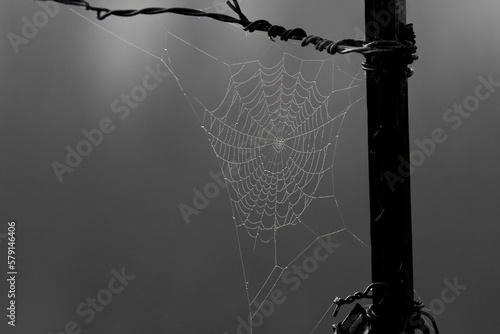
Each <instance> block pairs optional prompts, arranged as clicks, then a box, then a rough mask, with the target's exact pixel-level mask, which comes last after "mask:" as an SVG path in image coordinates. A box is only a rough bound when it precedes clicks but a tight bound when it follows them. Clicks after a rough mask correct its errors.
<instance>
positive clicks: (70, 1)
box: [35, 0, 418, 69]
mask: <svg viewBox="0 0 500 334" xmlns="http://www.w3.org/2000/svg"><path fill="white" fill-rule="evenodd" d="M35 1H53V2H57V3H61V4H64V5H72V6H80V7H84V8H85V9H86V10H88V11H93V12H96V13H97V19H99V20H104V19H106V18H108V17H110V16H119V17H132V16H136V15H157V14H165V13H172V14H178V15H186V16H196V17H207V18H210V19H214V20H217V21H222V22H227V23H236V24H239V25H241V26H242V27H243V30H244V31H248V32H254V31H263V32H267V33H268V36H269V38H271V40H272V41H275V38H277V37H280V39H281V40H282V41H285V42H286V41H288V40H298V41H301V46H302V47H305V46H307V45H309V44H313V45H315V48H316V50H318V51H320V52H322V51H326V52H328V53H329V54H330V55H334V54H336V53H339V54H348V53H359V54H362V55H365V56H369V55H374V54H381V53H401V54H403V59H404V60H405V62H406V63H407V64H411V63H412V62H413V61H414V60H416V59H418V57H417V56H416V55H415V52H416V49H417V48H416V46H415V40H414V38H415V34H414V33H413V28H412V25H411V24H408V25H407V26H406V29H407V30H408V32H407V33H406V35H407V37H408V38H409V41H405V42H404V43H402V42H399V41H384V40H380V41H374V42H371V43H367V44H365V42H364V41H361V40H354V39H343V40H340V41H337V42H334V41H332V40H329V39H324V38H322V37H319V36H316V35H308V34H307V33H306V32H305V31H304V29H301V28H295V29H286V28H285V27H282V26H280V25H272V24H271V23H269V22H268V21H266V20H256V21H250V20H248V18H247V17H246V16H245V14H243V12H242V10H241V7H240V5H239V3H238V0H232V2H231V1H230V0H228V1H227V2H226V3H227V5H228V6H229V8H231V9H232V10H233V11H234V12H235V13H236V14H237V15H238V17H239V18H235V17H232V16H229V15H225V14H218V13H207V12H204V11H202V10H197V9H191V8H181V7H173V8H161V7H150V8H143V9H118V10H111V9H108V8H103V7H94V6H92V5H91V4H90V3H88V2H87V1H84V0H35ZM365 69H366V68H365Z"/></svg>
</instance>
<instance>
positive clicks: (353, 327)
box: [332, 304, 439, 334]
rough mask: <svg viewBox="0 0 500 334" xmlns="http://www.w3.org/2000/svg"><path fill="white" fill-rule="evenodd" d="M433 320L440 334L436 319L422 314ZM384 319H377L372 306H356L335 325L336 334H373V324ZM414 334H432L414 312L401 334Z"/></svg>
mask: <svg viewBox="0 0 500 334" xmlns="http://www.w3.org/2000/svg"><path fill="white" fill-rule="evenodd" d="M422 313H424V314H425V315H426V316H428V317H429V319H431V321H432V324H433V327H434V331H435V332H436V334H439V331H438V329H437V325H436V323H435V321H434V319H433V318H432V317H431V316H430V315H428V314H427V313H426V312H422ZM382 320H383V319H379V318H377V316H376V315H375V314H374V312H373V309H372V306H368V307H367V308H365V307H363V306H361V305H360V304H356V305H355V306H354V308H353V309H352V311H351V313H349V315H348V316H347V317H346V318H345V319H344V320H343V321H342V322H340V323H338V324H335V325H333V326H332V327H333V331H334V334H373V333H374V331H373V326H372V325H373V324H374V323H375V322H377V321H382ZM405 330H406V331H410V332H412V333H413V331H414V330H418V331H420V332H421V333H423V334H430V333H431V331H430V329H429V327H428V326H427V324H426V322H425V321H424V319H423V318H422V317H421V315H420V313H419V312H414V313H413V314H411V315H410V316H408V317H407V325H406V326H405V328H402V329H401V333H407V332H406V331H405Z"/></svg>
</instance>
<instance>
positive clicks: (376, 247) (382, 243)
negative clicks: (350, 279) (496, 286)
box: [364, 0, 413, 334]
mask: <svg viewBox="0 0 500 334" xmlns="http://www.w3.org/2000/svg"><path fill="white" fill-rule="evenodd" d="M365 23H366V42H371V41H375V40H388V41H390V40H393V41H399V42H403V41H404V40H405V39H406V38H407V37H408V36H407V35H408V31H407V27H406V0H365ZM404 58H405V57H401V54H398V53H378V54H375V55H373V56H367V57H366V63H365V64H364V67H365V70H366V89H367V107H368V147H369V179H370V181H369V183H370V227H371V252H372V281H373V282H383V283H386V284H387V285H390V286H392V287H395V288H397V289H398V290H400V291H403V292H405V293H406V294H408V295H409V296H411V297H410V298H411V301H412V300H413V264H412V231H411V192H410V179H409V175H404V181H401V177H402V175H401V174H400V173H399V172H400V171H401V170H402V169H401V164H404V163H405V162H408V161H410V160H409V134H408V132H409V131H408V130H409V129H408V86H407V84H408V64H409V62H408V60H407V59H404ZM408 167H409V166H407V165H406V166H404V168H408ZM398 171H399V172H398ZM390 173H392V174H390ZM398 173H399V174H398ZM395 175H396V176H397V177H398V178H399V179H398V181H399V182H396V181H395V180H394V176H395ZM391 176H392V177H393V178H392V179H391ZM373 296H374V299H373V305H374V311H376V314H377V315H378V316H380V318H379V319H380V321H376V322H374V324H373V329H372V330H373V332H370V333H374V334H379V333H380V334H382V333H383V334H400V333H401V332H402V330H403V327H404V321H405V319H404V315H405V312H407V310H408V304H409V297H408V296H404V295H403V294H402V293H396V292H394V293H393V292H392V290H388V289H385V288H377V289H374V291H373ZM405 310H406V311H405ZM406 315H407V314H406ZM405 331H406V332H408V333H412V332H413V331H412V330H410V329H408V328H406V329H405Z"/></svg>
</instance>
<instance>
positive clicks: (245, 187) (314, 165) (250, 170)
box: [166, 31, 366, 332]
mask: <svg viewBox="0 0 500 334" xmlns="http://www.w3.org/2000/svg"><path fill="white" fill-rule="evenodd" d="M167 34H168V35H170V36H173V37H174V38H177V39H180V38H179V37H178V36H175V35H173V34H172V33H170V32H168V31H167ZM182 41H183V42H184V43H186V44H187V45H189V46H190V47H192V48H195V49H197V48H196V47H195V46H194V45H192V44H190V43H188V42H186V41H184V40H182ZM295 47H298V46H297V45H295ZM200 51H201V50H200ZM203 53H204V52H203ZM166 56H167V59H168V62H169V63H171V60H170V57H169V53H168V48H167V53H166ZM212 57H213V56H212ZM214 58H215V59H217V61H220V62H222V63H224V65H225V66H227V69H228V72H229V73H230V76H229V83H228V86H227V90H226V91H225V94H224V97H223V99H222V101H221V102H220V104H219V105H218V106H216V107H215V108H213V109H211V108H208V107H206V106H205V104H204V103H203V102H202V101H200V100H199V99H198V98H196V97H195V100H196V102H197V103H198V104H199V105H201V106H202V113H201V114H202V116H201V117H199V119H200V120H201V122H202V129H203V130H204V131H205V133H206V135H207V138H208V140H209V142H210V145H211V147H212V149H213V152H214V154H215V156H216V157H217V159H218V162H219V165H220V168H221V170H222V172H223V174H224V178H225V180H226V183H227V185H228V193H229V197H230V203H231V209H232V219H233V221H234V224H235V227H236V233H237V240H238V248H239V252H240V256H241V265H242V270H243V276H244V280H245V283H246V284H245V287H246V295H247V302H248V307H249V314H248V319H249V324H250V328H251V331H252V332H253V330H254V329H255V328H254V324H256V326H257V327H258V326H260V320H257V318H258V317H259V313H261V312H263V311H262V310H261V308H262V307H263V306H264V304H265V303H266V301H268V300H269V299H270V295H271V293H272V292H273V290H274V289H275V288H276V286H277V285H278V284H279V281H280V280H282V279H283V277H284V274H285V273H286V272H287V271H288V270H290V268H291V267H292V264H293V263H295V262H296V261H297V260H298V259H299V258H301V257H302V256H303V254H304V253H306V252H307V251H310V250H311V249H312V248H313V246H315V245H316V244H317V243H318V241H319V240H324V239H325V238H329V237H331V236H332V235H335V234H337V233H339V232H343V231H346V232H348V233H351V232H350V231H349V230H348V229H347V228H346V225H345V222H344V220H343V218H342V215H341V212H340V208H339V205H338V202H337V199H336V197H335V192H334V178H333V177H334V172H333V164H334V161H335V155H336V148H337V143H338V140H339V138H340V132H341V129H342V125H343V122H344V119H345V117H346V115H347V113H348V112H349V111H350V110H351V109H352V108H353V106H355V104H356V103H358V102H359V101H360V100H361V99H362V98H356V99H354V98H353V97H352V96H351V91H352V90H354V89H355V88H358V87H359V86H360V85H361V84H362V79H361V78H360V77H359V74H360V73H359V72H357V73H356V74H355V75H350V74H348V73H347V72H345V71H343V70H341V69H340V68H338V67H337V66H336V65H335V61H334V58H332V57H329V58H327V59H303V58H300V57H297V56H295V55H293V54H291V53H289V52H287V51H285V50H284V48H283V47H282V46H280V45H278V44H276V43H271V44H270V45H269V47H268V48H267V50H265V51H264V53H263V54H262V55H261V56H260V57H259V58H258V59H256V60H251V61H247V62H240V63H235V64H227V63H225V62H224V61H222V60H220V59H218V58H216V57H214ZM335 72H338V73H337V75H338V74H341V75H342V76H343V77H344V78H343V79H344V80H343V81H344V86H342V87H340V88H335ZM320 86H322V87H320ZM318 201H319V202H320V203H319V204H317V206H316V207H315V208H319V209H320V210H321V211H322V212H323V214H324V216H322V217H317V216H316V217H314V218H313V219H316V220H318V221H316V222H314V221H313V222H311V221H308V220H306V221H304V220H303V219H302V217H303V216H304V215H305V213H306V212H307V209H308V208H309V207H310V206H311V205H312V204H313V203H314V202H318ZM332 204H333V206H334V210H332V209H331V207H330V206H331V205H332ZM325 217H330V219H329V218H325ZM287 229H288V230H291V231H287ZM352 236H354V237H355V238H356V239H357V240H358V241H359V242H360V243H362V244H363V245H365V244H364V243H363V242H362V241H361V240H359V239H358V238H357V237H356V236H355V235H354V234H352ZM286 238H289V240H283V239H286ZM365 246H366V245H365ZM256 267H257V268H258V267H261V268H262V267H265V268H268V269H267V270H264V271H254V270H253V268H256Z"/></svg>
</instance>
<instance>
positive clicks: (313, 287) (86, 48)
mask: <svg viewBox="0 0 500 334" xmlns="http://www.w3.org/2000/svg"><path fill="white" fill-rule="evenodd" d="M92 3H93V4H95V5H99V6H104V7H109V8H138V7H143V6H144V7H148V6H164V7H176V6H183V7H191V8H209V7H210V8H209V10H211V11H216V10H221V8H225V7H222V6H221V3H223V2H222V1H221V2H217V1H212V0H196V1H195V0H190V1H180V0H178V1H170V0H169V1H166V0H164V1H159V0H157V1H153V0H150V1H140V2H139V1H132V0H128V1H120V2H118V1H111V0H108V1H104V0H100V1H98V0H95V1H92ZM240 3H241V6H242V9H243V11H244V13H245V14H246V15H247V16H248V17H249V19H250V20H253V19H266V20H269V21H270V22H272V23H276V24H281V25H283V26H285V27H290V28H292V27H301V28H303V29H305V30H306V31H307V32H308V33H311V34H317V35H320V36H325V37H327V38H330V39H332V40H339V39H343V38H360V34H362V32H363V27H364V21H363V20H364V13H363V9H364V6H363V1H345V0H334V1H320V0H311V1H297V0H272V1H263V0H241V1H240ZM498 13H500V3H498V2H497V1H494V0H479V1H475V2H470V1H465V0H412V1H408V14H407V16H408V21H409V22H413V23H414V27H415V32H416V35H417V46H418V55H419V57H420V59H419V60H418V61H417V62H415V64H413V65H412V68H413V69H414V70H415V74H414V76H413V77H412V78H411V79H410V80H409V107H410V108H409V109H410V145H411V150H412V152H414V154H415V157H417V156H418V157H419V158H420V160H416V161H417V163H415V164H414V166H413V168H412V175H411V182H412V217H413V232H414V233H413V234H414V241H413V242H414V272H415V289H416V292H417V294H418V296H419V298H421V300H422V301H423V302H424V303H425V304H426V305H427V306H429V307H430V306H432V307H433V308H432V309H431V310H433V311H434V314H435V316H436V319H437V321H438V325H439V327H440V332H441V333H471V332H474V333H489V332H491V331H492V330H493V329H494V328H496V327H497V326H495V324H494V321H495V315H496V311H497V308H498V306H497V305H496V299H497V298H498V297H499V293H498V292H497V290H496V289H495V284H496V283H497V281H498V279H499V278H500V269H499V266H498V265H497V263H498V259H497V257H498V255H499V254H500V253H499V252H500V246H499V243H498V242H497V241H498V240H497V238H498V237H499V236H500V227H499V226H500V225H499V224H498V222H499V219H498V217H499V216H500V206H499V205H498V203H497V202H498V200H499V199H500V192H499V187H498V184H499V181H498V180H499V176H498V171H499V170H500V151H499V150H498V144H497V143H498V142H500V132H499V131H498V124H500V116H499V113H498V108H499V105H500V62H499V59H500V41H499V39H498V33H499V32H500V21H499V20H498ZM226 14H231V12H230V11H227V12H226ZM0 29H1V35H2V39H1V41H2V42H1V43H2V45H1V48H0V77H1V78H2V80H1V81H0V82H1V102H0V103H1V112H0V133H1V140H0V150H1V153H2V163H1V167H0V169H1V174H0V175H1V187H0V189H1V190H0V208H1V210H0V212H1V214H0V250H1V254H6V253H7V241H6V239H5V233H7V222H8V221H9V220H12V219H15V220H17V232H16V233H17V244H16V245H17V252H16V257H17V266H18V269H17V270H18V276H17V282H16V289H17V293H16V306H17V309H16V326H15V327H12V326H9V325H7V320H8V319H7V318H6V316H5V314H2V315H1V317H2V319H3V320H2V322H1V324H0V328H2V329H1V332H2V333H4V332H5V333H35V332H36V333H53V334H56V333H60V332H67V333H70V332H71V331H74V332H75V333H77V330H81V333H98V334H100V333H144V332H151V333H200V332H208V333H220V334H223V333H226V332H227V333H230V334H233V333H237V331H238V326H242V325H241V321H240V320H239V319H244V318H245V317H248V312H249V305H248V304H249V303H248V300H247V294H246V291H247V290H246V282H245V279H244V276H243V270H242V269H243V268H244V269H245V275H246V277H247V281H248V285H247V287H248V291H250V294H255V293H256V292H258V291H259V289H260V287H263V286H264V289H265V290H266V291H271V290H272V291H274V293H273V294H270V296H274V301H275V302H274V304H273V310H272V311H269V313H270V314H269V316H268V317H266V318H265V320H264V321H263V324H262V325H260V326H257V327H255V328H254V330H253V333H262V334H267V333H301V334H302V333H311V331H312V330H313V328H315V326H317V327H316V329H315V331H314V333H315V334H317V333H329V332H330V331H331V325H332V324H333V323H336V322H339V321H340V320H341V319H343V318H344V317H345V316H346V314H347V313H348V311H349V310H350V307H349V306H345V307H343V308H342V310H341V312H340V314H339V316H338V317H337V318H333V317H332V316H331V313H332V311H333V309H330V310H329V311H328V312H327V313H326V315H325V317H324V318H323V319H322V320H321V318H322V317H323V315H324V314H325V312H326V311H327V310H328V309H329V307H330V306H331V303H332V301H333V299H334V298H335V297H336V296H342V297H345V296H347V295H349V294H351V293H354V292H355V291H362V290H364V288H365V287H366V286H367V285H368V284H369V283H370V281H371V278H370V249H369V243H370V240H369V202H368V201H369V198H368V166H367V158H368V152H367V141H368V139H367V136H366V129H367V125H366V106H365V104H366V100H365V99H364V98H363V97H364V89H365V87H364V81H363V79H364V74H363V72H362V71H360V66H361V62H362V61H363V59H362V57H360V56H357V55H353V56H351V57H344V56H335V59H334V60H333V63H334V66H333V67H332V66H331V64H332V62H331V61H330V62H328V61H327V63H328V64H329V65H330V67H323V68H321V71H320V72H319V74H318V76H317V77H316V74H317V73H318V72H317V71H318V69H319V68H318V67H315V64H316V63H315V62H309V63H307V62H304V64H306V65H304V67H302V68H301V71H302V73H303V75H304V76H306V77H310V78H315V77H316V78H317V79H318V84H321V87H320V88H321V89H323V90H322V91H327V92H328V89H330V90H331V87H330V86H328V80H329V79H331V78H332V77H333V81H334V82H333V88H334V89H335V90H336V89H344V88H346V87H349V85H350V84H351V82H352V81H353V78H355V79H356V80H355V82H357V84H358V85H357V87H354V88H350V89H348V90H347V92H343V91H339V92H338V93H335V94H333V99H332V101H331V102H330V108H331V110H332V112H336V113H339V112H340V111H341V110H342V109H343V108H345V107H346V106H349V107H350V109H349V110H348V112H347V113H346V115H345V117H344V118H343V122H342V127H341V128H338V126H339V125H340V124H335V125H334V129H335V131H338V130H340V132H339V138H338V141H336V145H337V146H336V151H335V160H334V163H333V179H334V187H333V188H331V187H330V186H331V184H332V181H331V180H330V181H329V182H330V183H326V184H322V186H321V187H322V188H321V189H322V190H323V189H327V188H328V190H327V191H329V192H330V193H333V192H334V194H335V198H336V200H337V204H335V202H334V201H333V200H331V199H329V200H316V201H314V202H313V204H311V206H310V207H309V208H308V209H307V210H306V212H305V213H304V215H303V216H302V219H303V221H304V222H305V223H307V224H308V225H309V226H312V227H313V229H314V230H315V231H318V234H319V235H327V234H328V235H330V234H331V233H333V234H332V235H331V236H330V237H329V238H326V237H324V238H319V239H317V238H316V236H315V235H314V234H312V233H310V231H308V230H307V229H306V228H304V227H300V226H296V227H290V228H282V229H280V230H279V238H278V239H277V240H278V245H277V249H278V250H279V253H278V256H277V258H278V265H282V266H286V265H289V267H290V268H292V267H293V265H295V266H298V265H300V266H302V267H304V265H305V266H306V267H307V263H308V262H309V264H311V263H313V262H314V261H315V263H316V264H317V266H316V267H309V268H313V269H310V272H309V273H308V274H307V275H305V274H304V273H302V274H301V275H302V276H301V275H299V274H297V273H289V274H288V276H286V277H285V276H281V277H280V276H279V273H280V272H276V271H274V272H273V271H272V270H273V266H274V264H275V263H274V254H273V249H272V247H270V245H269V244H257V246H256V247H255V249H256V250H255V251H254V250H253V246H254V245H253V239H251V238H249V237H248V234H246V231H244V230H243V229H241V228H240V229H239V230H238V231H239V234H237V233H236V230H235V224H234V221H233V219H232V215H233V212H232V209H231V204H230V195H229V193H228V192H227V191H226V189H222V188H224V186H223V185H222V184H223V183H218V182H217V180H216V179H215V178H214V175H215V173H218V172H219V171H220V164H219V163H220V160H218V159H217V158H216V156H215V154H214V150H213V149H212V147H211V144H210V141H209V140H207V136H206V134H205V131H203V129H202V128H201V125H202V120H203V114H204V109H203V107H202V106H201V104H200V103H198V102H197V101H200V102H202V103H203V105H204V106H206V107H207V108H212V109H215V108H217V107H218V106H219V104H220V103H221V102H222V101H223V100H224V97H225V94H226V92H227V91H228V82H229V79H230V72H229V68H231V70H234V69H236V68H237V67H230V66H228V64H237V63H246V62H251V61H254V60H260V63H261V64H265V65H267V64H271V63H273V62H275V63H276V62H279V61H280V60H281V59H282V58H283V57H284V56H283V55H282V54H281V55H279V52H276V50H279V48H277V47H276V46H272V48H271V53H270V54H268V56H267V58H262V59H260V58H259V57H261V55H262V54H263V53H264V51H265V50H266V49H267V48H268V47H269V46H270V45H271V44H272V42H270V41H269V39H268V38H267V37H266V36H265V35H264V34H251V35H250V34H246V33H245V32H243V31H242V30H241V29H240V28H238V27H235V26H231V25H228V24H224V23H221V22H215V21H210V20H207V19H197V18H191V17H181V16H175V15H170V14H167V15H161V16H141V17H134V18H116V17H110V18H108V19H106V20H104V21H98V20H97V19H96V18H95V14H94V13H90V12H85V11H84V9H83V8H76V7H71V10H70V9H69V8H67V7H64V6H62V5H61V6H55V7H54V5H52V7H51V6H49V5H46V6H45V7H43V6H40V4H38V3H36V2H33V1H29V0H15V1H14V0H7V1H2V3H1V4H0ZM277 44H278V45H279V46H281V47H283V49H284V50H285V51H286V52H288V53H290V54H291V55H292V56H294V57H297V58H298V59H309V60H315V61H317V60H318V59H319V60H325V59H328V55H326V54H319V53H318V52H316V51H315V50H314V49H313V48H312V47H309V48H305V49H304V48H301V47H300V46H299V45H297V44H293V43H289V44H286V43H284V42H281V41H278V42H277ZM165 49H166V51H165ZM273 52H275V53H273ZM209 55H211V56H209ZM287 57H288V56H287ZM286 59H288V60H289V59H292V57H288V58H286ZM288 60H287V61H288ZM166 65H167V66H168V68H167V66H166ZM289 65H290V66H292V67H293V66H295V65H294V64H293V62H292V61H291V62H290V64H289ZM170 70H171V71H170ZM295 70H296V71H298V69H297V66H295ZM249 73H250V72H249ZM330 84H331V83H330ZM124 96H125V97H124ZM126 96H129V97H128V98H127V97H126ZM133 96H136V97H139V98H134V97H133ZM186 96H187V97H188V98H186ZM358 99H360V100H359V102H357V103H353V102H354V101H357V100H358ZM335 108H337V109H335ZM436 131H438V132H439V133H441V137H440V138H441V140H440V141H439V142H437V141H435V140H434V141H433V145H431V146H425V144H423V143H429V141H430V140H431V139H432V138H433V133H436ZM82 141H86V143H89V144H85V143H83V144H81V143H82ZM78 150H80V152H84V153H85V154H84V155H83V156H82V154H80V155H78ZM72 152H73V153H72ZM418 157H417V159H418ZM219 181H220V180H219ZM211 182H212V183H214V184H217V185H218V187H220V189H218V190H219V191H218V192H217V195H214V198H212V199H210V200H209V201H208V202H209V203H207V205H204V207H203V208H202V209H200V210H197V211H198V213H197V214H193V215H190V216H189V223H188V224H187V223H186V220H185V217H183V214H182V213H181V211H180V210H179V205H181V204H183V203H184V204H185V205H187V206H190V207H194V203H193V200H194V198H195V196H196V190H195V189H197V190H201V189H204V187H205V186H206V185H207V184H209V183H211ZM220 182H222V181H220ZM323 187H326V188H323ZM334 232H335V233H334ZM238 236H239V238H238ZM328 242H330V243H331V244H335V245H336V246H335V247H333V246H330V248H328V247H327V246H325V243H328ZM309 245H312V246H310V247H308V246H309ZM271 246H272V244H271ZM240 247H241V248H242V249H243V251H242V254H241V256H243V258H244V259H243V266H242V258H241V257H240ZM317 247H322V248H320V249H318V250H316V249H317ZM329 250H332V253H329ZM315 254H316V255H315ZM320 255H321V256H320ZM1 258H2V261H5V262H2V264H1V266H0V267H1V268H3V269H2V270H4V272H5V273H6V269H5V268H6V255H2V256H1ZM311 261H312V262H311ZM5 275H6V274H5ZM306 276H307V277H306ZM267 277H270V280H271V281H273V280H274V281H275V282H276V285H275V286H274V289H273V286H272V284H270V283H269V282H268V284H264V282H265V279H266V278H267ZM283 277H285V278H283ZM450 286H451V287H450ZM457 286H459V288H457ZM453 287H454V288H453ZM0 291H1V292H0V301H1V305H2V306H1V309H2V310H3V311H2V312H4V313H5V312H6V311H5V309H6V307H7V305H8V302H9V301H8V298H7V291H8V285H7V283H6V281H4V280H2V283H1V284H0ZM280 293H281V294H280ZM92 300H94V302H92ZM93 303H96V304H93ZM364 303H369V301H364ZM92 305H95V306H92ZM250 308H251V307H250ZM254 321H255V320H254ZM244 327H245V326H242V327H241V328H242V329H241V332H242V333H246V332H245V329H244ZM330 333H331V332H330Z"/></svg>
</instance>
